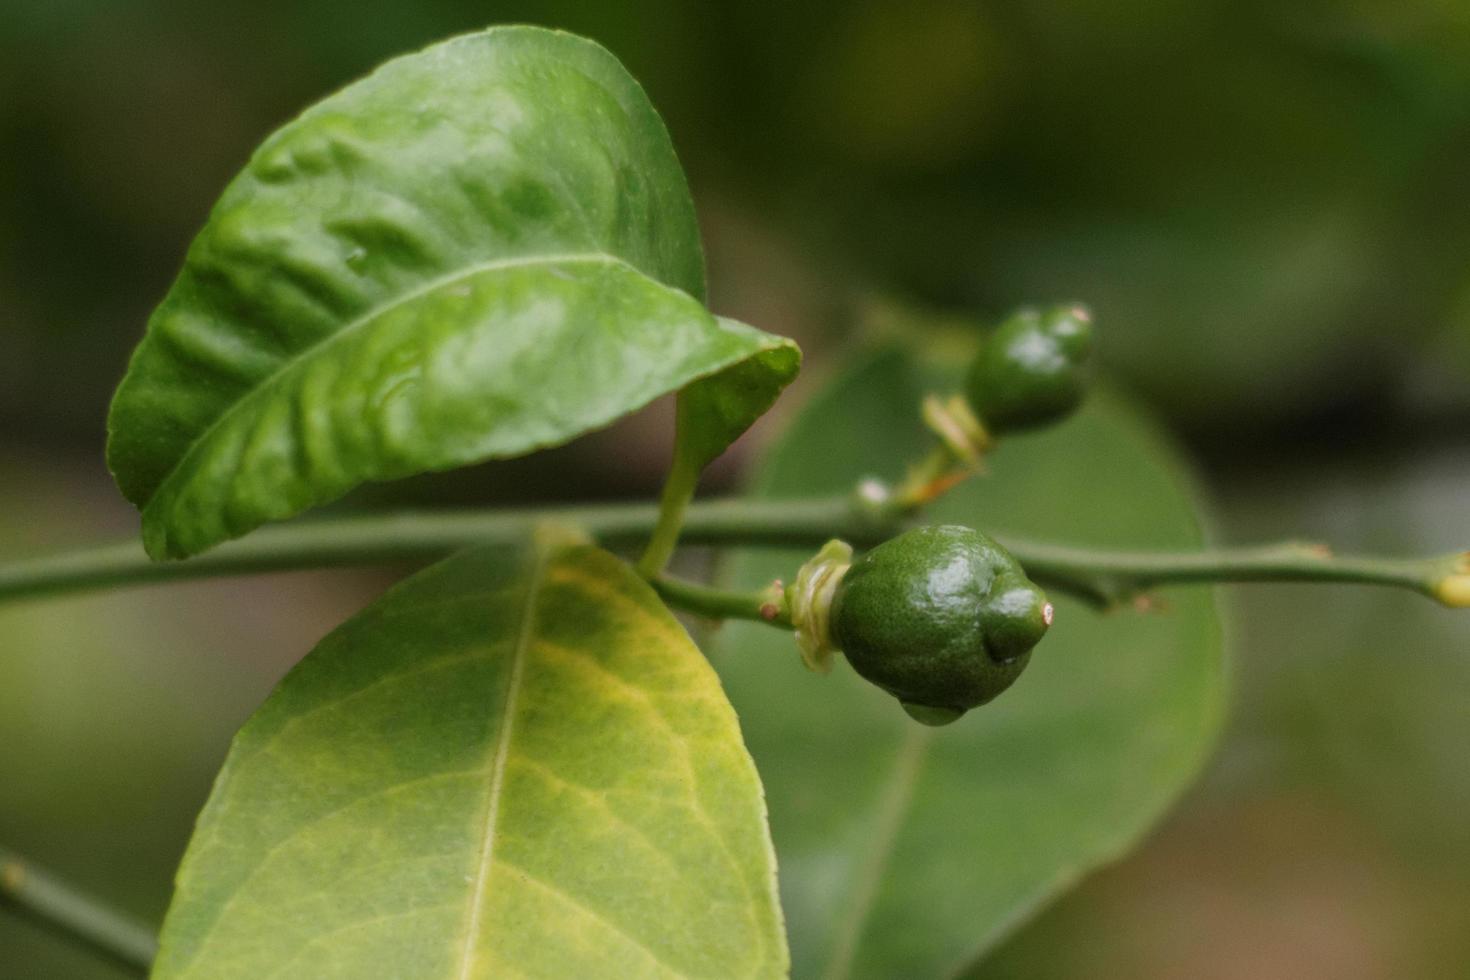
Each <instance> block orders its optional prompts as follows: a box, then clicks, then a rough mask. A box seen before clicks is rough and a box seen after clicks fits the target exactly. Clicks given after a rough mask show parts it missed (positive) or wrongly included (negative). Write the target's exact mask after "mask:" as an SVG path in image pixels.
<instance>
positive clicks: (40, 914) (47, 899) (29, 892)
mask: <svg viewBox="0 0 1470 980" xmlns="http://www.w3.org/2000/svg"><path fill="white" fill-rule="evenodd" d="M5 906H12V907H14V908H15V909H16V910H17V911H19V912H21V913H22V914H24V915H26V916H27V917H28V918H31V919H34V920H35V921H36V922H38V923H40V924H41V925H43V926H45V927H47V928H49V929H52V930H54V931H56V932H58V933H60V934H61V935H62V936H64V937H65V938H67V939H70V940H73V941H75V942H79V943H81V944H82V945H84V946H87V947H89V948H90V949H92V950H94V951H96V952H98V953H101V954H102V955H103V956H106V957H107V958H108V959H110V960H113V961H114V962H116V963H118V964H120V965H122V966H124V967H127V968H129V969H131V970H133V971H135V972H137V973H138V974H139V975H146V974H147V973H148V967H149V965H150V964H151V963H152V962H153V957H154V954H155V953H157V951H158V941H157V940H156V939H155V938H154V937H153V932H152V931H151V930H149V929H148V928H147V927H145V926H143V925H142V924H141V923H138V922H136V921H134V920H133V919H131V918H130V917H128V916H127V915H124V914H123V913H121V912H118V911H117V910H115V909H111V908H108V907H107V906H106V905H103V904H102V903H101V902H99V901H98V900H97V899H95V898H92V897H90V896H88V895H84V894H82V893H81V892H79V891H77V890H76V889H75V888H73V887H71V886H70V885H68V884H66V883H65V882H63V881H60V880H59V879H57V878H56V877H54V876H53V875H51V874H49V873H47V872H45V871H42V870H41V869H39V868H37V867H35V866H34V865H32V864H30V863H28V862H26V861H23V860H22V859H21V858H19V857H17V856H16V855H14V854H11V853H9V852H7V851H5V850H3V849H0V907H5Z"/></svg>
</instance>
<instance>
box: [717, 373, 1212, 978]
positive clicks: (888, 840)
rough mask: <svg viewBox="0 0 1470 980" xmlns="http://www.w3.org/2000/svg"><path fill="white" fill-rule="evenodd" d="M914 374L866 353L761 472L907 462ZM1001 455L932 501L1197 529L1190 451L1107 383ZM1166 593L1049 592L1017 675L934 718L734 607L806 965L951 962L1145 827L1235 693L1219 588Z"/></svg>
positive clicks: (1058, 532)
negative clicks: (1149, 600) (1112, 598)
mask: <svg viewBox="0 0 1470 980" xmlns="http://www.w3.org/2000/svg"><path fill="white" fill-rule="evenodd" d="M956 363H963V361H962V359H956ZM951 370H952V368H951ZM950 377H954V375H953V374H951V375H950ZM922 390H923V384H922V383H921V380H920V377H919V374H918V372H916V371H915V370H914V369H913V368H912V367H911V365H909V364H908V362H906V360H905V359H904V358H903V357H901V356H899V355H897V354H891V353H890V354H883V355H878V356H875V357H869V358H866V359H864V360H862V361H861V362H859V363H858V364H857V365H856V366H855V367H853V368H852V369H851V370H849V371H848V372H846V373H844V374H843V375H842V376H841V377H840V379H839V380H837V381H836V382H835V383H834V384H833V386H832V387H830V388H829V389H827V391H826V392H825V393H823V394H822V395H820V396H818V398H817V399H816V400H815V401H814V402H813V403H812V404H811V405H810V407H809V408H808V409H807V410H806V412H805V413H804V414H802V415H801V417H800V418H799V419H798V420H797V422H796V424H795V425H794V426H793V428H792V429H791V431H790V433H789V434H788V435H787V437H786V438H785V439H784V440H783V441H782V442H781V443H780V445H778V446H777V447H776V449H775V450H774V451H773V452H772V454H771V456H770V458H769V460H768V461H767V463H766V466H765V469H764V470H763V471H762V475H761V478H760V480H759V481H758V490H757V492H758V493H759V494H761V495H765V496H774V495H785V496H790V495H807V494H817V493H822V492H834V491H841V490H843V489H846V488H849V487H851V486H852V484H853V482H854V480H855V479H856V478H858V477H860V476H862V475H864V474H868V473H875V474H878V475H882V476H885V477H888V478H893V477H895V476H897V475H899V474H898V473H897V472H896V471H897V470H898V469H899V467H901V465H902V461H903V460H905V459H909V458H912V457H913V456H914V455H915V454H916V453H918V452H920V451H921V450H922V448H923V446H924V444H925V438H926V437H925V434H924V432H923V430H922V429H921V427H920V426H919V425H918V424H917V415H918V412H917V406H918V401H919V397H920V394H921V391H922ZM992 469H993V471H994V472H993V474H992V475H990V476H988V477H986V478H984V479H981V480H977V481H974V482H972V483H971V484H968V485H966V486H964V487H963V488H961V489H960V490H958V491H956V492H955V494H954V495H953V496H952V497H950V498H946V499H945V500H944V501H943V503H942V505H941V506H940V507H939V508H938V509H937V511H936V513H935V515H934V516H935V517H936V519H943V520H948V521H952V522H958V523H966V524H970V525H972V526H978V527H981V528H984V529H987V530H993V531H1000V532H1004V531H1010V532H1014V533H1018V534H1025V535H1029V536H1031V537H1054V538H1058V539H1062V540H1069V541H1079V542H1084V543H1090V544H1096V545H1114V546H1139V547H1167V546H1189V545H1194V544H1197V543H1198V542H1199V540H1200V536H1199V531H1198V529H1197V525H1196V519H1195V516H1194V512H1193V506H1192V504H1191V493H1190V490H1189V487H1188V481H1187V480H1185V479H1184V477H1183V476H1182V474H1181V472H1180V469H1179V466H1178V463H1177V462H1176V461H1175V459H1174V458H1173V456H1172V455H1171V453H1170V451H1169V449H1168V448H1167V447H1166V446H1165V445H1164V444H1163V443H1162V442H1161V441H1160V440H1159V439H1158V437H1157V436H1156V435H1154V434H1153V432H1152V431H1151V430H1150V429H1149V428H1148V427H1147V426H1146V425H1144V424H1143V423H1142V422H1141V421H1140V420H1139V419H1138V418H1137V417H1136V415H1134V414H1133V413H1132V412H1131V411H1129V410H1128V409H1126V408H1125V407H1123V406H1122V405H1120V404H1119V403H1117V402H1116V401H1114V400H1112V399H1100V400H1098V402H1097V403H1096V404H1094V405H1092V406H1091V407H1090V408H1088V409H1087V410H1086V411H1085V412H1084V413H1083V414H1082V416H1081V417H1080V418H1078V419H1076V420H1075V421H1073V422H1071V423H1068V424H1067V425H1065V426H1063V427H1061V428H1060V429H1057V430H1054V431H1053V432H1050V433H1048V434H1045V435H1040V436H1036V437H1034V438H1028V439H1024V440H1018V441H1016V442H1014V443H1007V444H1006V445H1004V446H1003V447H1002V448H1001V450H1000V451H999V452H998V453H997V454H996V455H995V456H994V458H993V466H992ZM803 557H805V556H803V555H799V554H794V553H787V554H776V555H768V554H762V555H759V556H756V555H747V556H745V557H743V558H742V559H741V560H740V561H739V562H738V563H737V565H736V567H735V569H734V574H735V577H736V578H737V579H738V580H739V581H741V582H742V583H744V584H746V585H750V586H754V585H757V584H761V583H765V582H769V581H770V579H772V578H774V577H778V576H780V577H789V576H790V575H791V574H792V572H793V571H794V570H795V568H796V565H797V564H798V563H799V562H800V561H801V560H802V559H803ZM1167 601H1168V604H1169V608H1168V611H1167V612H1166V613H1161V614H1156V615H1151V616H1140V615H1136V614H1133V613H1119V614H1114V615H1109V616H1098V615H1096V614H1094V613H1092V612H1089V611H1087V610H1086V609H1085V608H1083V607H1082V606H1081V605H1079V604H1077V603H1075V602H1071V601H1068V600H1066V599H1065V598H1059V599H1057V607H1058V618H1057V625H1056V626H1055V627H1054V628H1053V630H1052V631H1051V633H1050V634H1049V635H1048V636H1047V638H1046V640H1045V642H1044V643H1043V645H1042V646H1040V647H1039V648H1038V649H1037V650H1036V653H1035V655H1034V657H1033V660H1032V664H1031V666H1030V667H1029V668H1028V672H1027V674H1026V675H1025V676H1023V677H1022V678H1021V679H1020V681H1019V682H1018V683H1017V685H1016V687H1015V688H1013V689H1012V690H1011V691H1010V692H1008V693H1006V694H1005V695H1004V696H1002V697H1001V698H1000V699H998V700H997V701H996V702H995V703H993V704H991V705H989V706H987V707H985V708H983V709H980V710H977V711H975V712H972V713H971V714H970V715H968V716H966V717H965V718H964V719H963V720H961V721H960V722H959V723H956V724H954V725H952V726H949V727H947V728H944V729H938V730H934V729H927V728H923V727H921V726H918V725H916V724H915V723H913V722H911V721H910V720H909V719H908V718H907V717H906V716H905V715H904V714H903V713H902V711H900V710H899V708H898V706H897V705H896V704H895V703H894V701H893V699H892V698H890V697H888V696H887V695H885V694H883V693H882V692H880V691H878V690H877V689H875V688H872V687H870V686H868V685H867V684H866V683H864V682H862V681H861V680H859V679H858V678H857V677H856V676H855V675H854V674H852V673H851V672H850V671H848V670H846V669H844V668H843V667H841V666H839V668H838V669H837V670H836V671H835V672H834V673H833V674H832V675H831V676H829V677H817V676H815V675H811V674H808V673H806V672H805V671H804V670H803V669H802V667H801V666H800V662H799V660H798V658H797V657H796V655H795V651H794V649H793V647H792V645H791V641H790V640H789V639H786V638H783V637H780V636H776V635H773V634H771V632H770V631H769V630H766V629H764V628H762V627H759V626H751V627H733V626H732V627H730V628H729V632H728V633H727V634H725V635H723V637H722V639H721V641H720V642H719V643H718V644H717V645H716V654H715V662H716V665H717V667H718V668H719V669H720V671H721V674H722V676H723V678H724V680H725V683H726V687H727V690H728V691H729V692H730V695H731V700H732V701H733V702H734V703H735V705H736V708H737V710H738V711H739V712H740V715H741V719H742V722H743V725H744V728H745V732H746V738H747V742H748V744H749V745H750V747H751V751H752V753H753V754H754V755H755V757H756V761H757V765H758V766H759V767H760V769H761V772H762V775H763V778H764V779H765V783H766V790H767V796H768V799H769V801H770V807H771V820H772V828H773V834H774V837H775V839H776V844H777V849H778V854H779V856H780V865H781V882H782V894H783V897H784V901H785V907H786V913H787V920H788V922H789V924H790V928H791V930H792V945H793V957H794V962H795V964H796V971H795V972H796V975H798V976H830V977H846V976H861V977H893V976H904V977H915V978H917V977H927V976H942V975H947V974H948V973H949V972H952V971H953V970H955V969H956V968H958V967H959V966H961V965H962V964H963V963H965V962H966V961H967V960H968V959H970V958H971V957H973V956H974V955H976V954H977V953H979V952H980V951H981V950H983V949H984V948H986V947H987V946H988V945H989V944H991V943H993V942H994V941H996V939H998V938H999V937H1000V936H1002V935H1004V934H1005V933H1006V932H1007V930H1009V929H1010V928H1012V927H1013V926H1014V925H1016V924H1017V923H1018V922H1020V921H1022V920H1023V919H1024V918H1025V917H1026V916H1027V915H1028V914H1029V913H1030V912H1031V911H1032V910H1034V909H1035V908H1037V907H1038V906H1039V905H1040V904H1042V903H1044V902H1045V901H1047V900H1048V899H1049V898H1050V897H1051V896H1053V895H1054V894H1056V893H1057V892H1058V891H1059V890H1061V889H1063V888H1065V887H1067V886H1068V885H1069V884H1071V883H1072V882H1073V881H1075V880H1076V879H1077V877H1078V876H1079V875H1081V874H1083V873H1084V872H1086V871H1087V870H1088V869H1089V868H1092V867H1094V866H1095V865H1097V864H1099V863H1100V862H1103V861H1106V860H1109V859H1110V858H1113V857H1116V856H1117V855H1119V854H1120V853H1122V852H1123V851H1125V850H1126V849H1127V848H1128V847H1129V846H1131V845H1132V843H1133V842H1134V841H1135V840H1137V838H1138V837H1139V835H1140V834H1141V833H1143V832H1144V831H1145V830H1146V829H1147V828H1148V827H1149V826H1151V825H1152V823H1153V822H1154V820H1156V819H1157V817H1158V816H1159V814H1160V813H1161V812H1162V810H1163V809H1164V808H1165V807H1166V806H1167V805H1168V804H1169V803H1170V802H1171V801H1172V800H1173V799H1174V798H1175V797H1176V796H1177V795H1178V794H1179V792H1180V791H1181V790H1182V789H1183V788H1184V786H1186V785H1187V784H1188V782H1189V781H1190V779H1191V778H1192V777H1193V775H1194V774H1195V772H1196V771H1197V770H1198V768H1199V766H1200V764H1201V762H1202V761H1203V759H1204V757H1205V754H1206V752H1207V750H1208V749H1209V747H1210V745H1211V743H1212V741H1213V738H1214V734H1215V730H1216V727H1217V725H1218V723H1219V717H1220V712H1221V703H1222V699H1223V696H1224V677H1223V673H1222V669H1221V649H1220V631H1219V624H1218V622H1217V619H1216V615H1215V611H1214V605H1213V602H1212V600H1211V596H1210V594H1209V593H1208V592H1203V591H1184V592H1180V593H1178V594H1175V595H1169V596H1168V598H1167Z"/></svg>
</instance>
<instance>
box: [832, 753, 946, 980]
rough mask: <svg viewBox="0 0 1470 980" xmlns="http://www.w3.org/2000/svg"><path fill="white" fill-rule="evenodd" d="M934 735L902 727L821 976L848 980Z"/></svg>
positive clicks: (833, 979) (835, 979) (836, 979)
mask: <svg viewBox="0 0 1470 980" xmlns="http://www.w3.org/2000/svg"><path fill="white" fill-rule="evenodd" d="M933 739H934V734H933V732H931V731H930V730H928V729H925V728H919V727H918V726H916V725H906V726H905V731H904V735H903V741H902V742H900V743H899V747H898V755H897V757H896V758H895V759H894V760H893V768H892V770H891V771H890V773H889V776H888V780H887V782H886V783H885V784H884V786H883V792H882V793H881V794H880V795H879V798H878V801H877V802H878V814H877V818H876V820H875V829H874V833H873V846H872V847H871V848H870V849H869V850H868V854H867V859H866V860H865V861H863V862H862V864H861V866H860V867H859V868H858V872H857V880H856V882H855V883H854V885H853V889H852V896H853V897H852V901H851V902H850V903H849V904H848V907H847V913H846V915H844V916H843V918H842V920H841V921H840V922H839V923H838V924H837V930H836V934H835V935H836V939H835V941H834V942H833V944H832V957H831V959H829V960H828V961H827V969H826V970H825V971H824V972H823V973H822V976H823V978H824V980H847V978H848V977H850V976H851V975H852V964H853V959H854V957H855V956H856V955H857V950H858V946H859V945H860V944H861V942H862V930H863V926H864V924H866V922H867V920H868V916H870V915H871V914H872V912H873V906H874V905H876V904H877V901H878V891H879V887H880V886H881V884H882V881H883V874H884V871H885V870H886V869H887V867H888V861H889V859H890V858H891V857H892V856H893V849H894V846H895V845H896V844H897V843H898V835H899V832H900V831H901V830H902V829H903V819H904V816H905V815H906V814H907V813H908V810H909V807H910V806H911V805H912V803H913V799H914V790H915V788H916V786H917V784H918V781H919V771H920V769H922V768H923V765H924V760H925V757H926V756H927V754H928V751H929V743H930V742H931V741H933Z"/></svg>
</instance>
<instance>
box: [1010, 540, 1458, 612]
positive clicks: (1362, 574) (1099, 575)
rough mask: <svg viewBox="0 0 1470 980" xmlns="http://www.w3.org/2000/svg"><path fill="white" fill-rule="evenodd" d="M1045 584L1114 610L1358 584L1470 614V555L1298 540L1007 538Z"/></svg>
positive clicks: (1033, 573)
mask: <svg viewBox="0 0 1470 980" xmlns="http://www.w3.org/2000/svg"><path fill="white" fill-rule="evenodd" d="M1003 543H1004V544H1005V546H1006V547H1007V548H1008V549H1010V551H1011V553H1012V554H1014V555H1015V556H1016V558H1017V559H1018V560H1019V561H1020V562H1021V564H1022V565H1023V566H1025V569H1026V573H1027V574H1028V575H1030V576H1031V577H1032V578H1033V579H1035V580H1036V581H1037V582H1038V583H1040V584H1042V585H1046V586H1050V587H1053V588H1056V589H1058V590H1060V591H1064V592H1070V593H1072V594H1074V595H1077V596H1079V597H1081V598H1083V599H1087V600H1089V601H1091V602H1093V603H1095V604H1098V605H1101V606H1113V605H1117V604H1119V603H1121V602H1125V601H1127V600H1128V599H1131V598H1133V597H1136V596H1138V595H1140V594H1141V593H1143V592H1146V591H1148V590H1149V589H1152V588H1155V587H1157V586H1161V585H1181V584H1190V583H1207V582H1318V583H1338V584H1346V583H1356V584H1360V585H1380V586H1389V587H1394V588H1401V589H1408V590H1410V591H1413V592H1418V593H1419V594H1421V595H1425V596H1428V597H1429V598H1431V599H1434V600H1435V601H1437V602H1439V603H1441V604H1443V605H1446V606H1450V607H1452V608H1470V552H1457V553H1455V554H1451V555H1441V556H1438V557H1434V558H1375V557H1366V556H1352V555H1334V554H1333V553H1332V551H1331V549H1329V548H1328V547H1326V546H1325V545H1320V544H1308V543H1305V542H1299V541H1289V542H1283V543H1281V544H1270V545H1260V546H1254V547H1245V548H1219V549H1215V550H1210V551H1198V552H1150V551H1104V550H1091V549H1084V548H1069V547H1062V546H1059V545H1054V544H1044V543H1041V542H1036V541H1023V540H1017V539H1006V540H1005V541H1004V542H1003Z"/></svg>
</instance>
